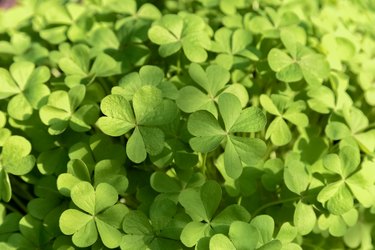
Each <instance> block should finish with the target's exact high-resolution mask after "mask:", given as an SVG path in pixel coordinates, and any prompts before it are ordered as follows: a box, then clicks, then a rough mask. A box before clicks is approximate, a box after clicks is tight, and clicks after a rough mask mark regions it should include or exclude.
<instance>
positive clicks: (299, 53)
mask: <svg viewBox="0 0 375 250" xmlns="http://www.w3.org/2000/svg"><path fill="white" fill-rule="evenodd" d="M281 40H282V42H283V44H284V46H285V47H286V50H287V52H285V51H283V50H280V49H278V48H273V49H271V50H270V52H269V53H268V57H267V59H268V63H269V65H270V67H271V69H272V70H273V71H275V72H276V78H277V79H278V80H280V81H284V82H288V83H289V82H297V81H300V80H302V79H305V81H306V82H307V83H308V84H309V85H319V84H320V83H321V82H322V81H323V80H324V79H325V78H327V77H328V75H329V73H330V67H329V64H328V62H327V61H326V60H325V57H324V56H323V55H320V54H318V53H316V52H314V51H313V50H311V49H310V48H308V47H305V46H304V45H303V44H304V42H305V41H304V40H305V38H301V39H299V40H300V41H296V40H297V39H295V37H294V36H293V34H292V33H291V32H289V31H286V32H285V34H283V32H281Z"/></svg>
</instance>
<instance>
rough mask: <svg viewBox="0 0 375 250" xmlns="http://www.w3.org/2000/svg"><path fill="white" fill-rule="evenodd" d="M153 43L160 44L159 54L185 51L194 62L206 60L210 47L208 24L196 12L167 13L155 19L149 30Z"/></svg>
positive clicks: (165, 54) (165, 55) (166, 54)
mask: <svg viewBox="0 0 375 250" xmlns="http://www.w3.org/2000/svg"><path fill="white" fill-rule="evenodd" d="M148 37H149V38H150V40H151V41H152V42H153V43H156V44H158V45H160V47H159V54H160V55H161V56H162V57H167V56H170V55H173V54H175V53H177V52H178V51H180V50H181V48H182V50H183V51H184V54H185V55H186V57H187V58H188V59H189V60H190V61H192V62H197V63H199V62H204V61H205V60H206V59H207V52H206V49H209V47H210V37H209V35H208V32H207V24H206V23H205V22H204V21H203V19H202V18H201V17H199V16H198V15H195V14H182V13H181V14H179V15H176V14H167V15H164V16H163V17H162V18H161V19H159V20H157V21H155V22H154V23H153V25H152V26H151V28H150V29H149V31H148Z"/></svg>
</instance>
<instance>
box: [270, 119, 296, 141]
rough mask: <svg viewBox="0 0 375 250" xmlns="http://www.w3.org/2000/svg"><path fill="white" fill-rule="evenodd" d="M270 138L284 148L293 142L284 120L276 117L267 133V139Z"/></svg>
mask: <svg viewBox="0 0 375 250" xmlns="http://www.w3.org/2000/svg"><path fill="white" fill-rule="evenodd" d="M268 138H271V141H272V143H273V144H275V145H277V146H283V145H285V144H287V143H289V142H290V141H291V140H292V134H291V132H290V129H289V127H288V125H287V124H286V122H285V121H284V119H283V118H281V117H276V118H275V119H274V120H273V121H272V122H271V124H270V125H269V126H268V129H267V132H266V139H268Z"/></svg>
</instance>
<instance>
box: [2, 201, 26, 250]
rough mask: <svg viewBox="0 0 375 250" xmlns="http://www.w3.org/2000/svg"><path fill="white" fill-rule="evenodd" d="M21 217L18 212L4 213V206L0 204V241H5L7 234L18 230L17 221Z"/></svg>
mask: <svg viewBox="0 0 375 250" xmlns="http://www.w3.org/2000/svg"><path fill="white" fill-rule="evenodd" d="M21 218H22V215H21V214H20V213H16V212H12V213H6V208H5V206H4V205H3V204H0V242H7V241H8V238H9V236H10V235H11V234H12V233H15V232H17V231H18V222H19V221H20V219H21ZM0 246H1V245H0Z"/></svg>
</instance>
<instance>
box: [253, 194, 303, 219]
mask: <svg viewBox="0 0 375 250" xmlns="http://www.w3.org/2000/svg"><path fill="white" fill-rule="evenodd" d="M300 199H301V197H300V196H297V197H291V198H286V199H281V200H277V201H272V202H269V203H267V204H264V205H263V206H261V207H259V208H258V209H257V210H255V212H254V213H253V217H255V216H256V215H258V214H259V213H260V212H261V211H263V210H264V209H266V208H269V207H272V206H276V205H279V204H283V203H288V202H293V201H297V200H300Z"/></svg>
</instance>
